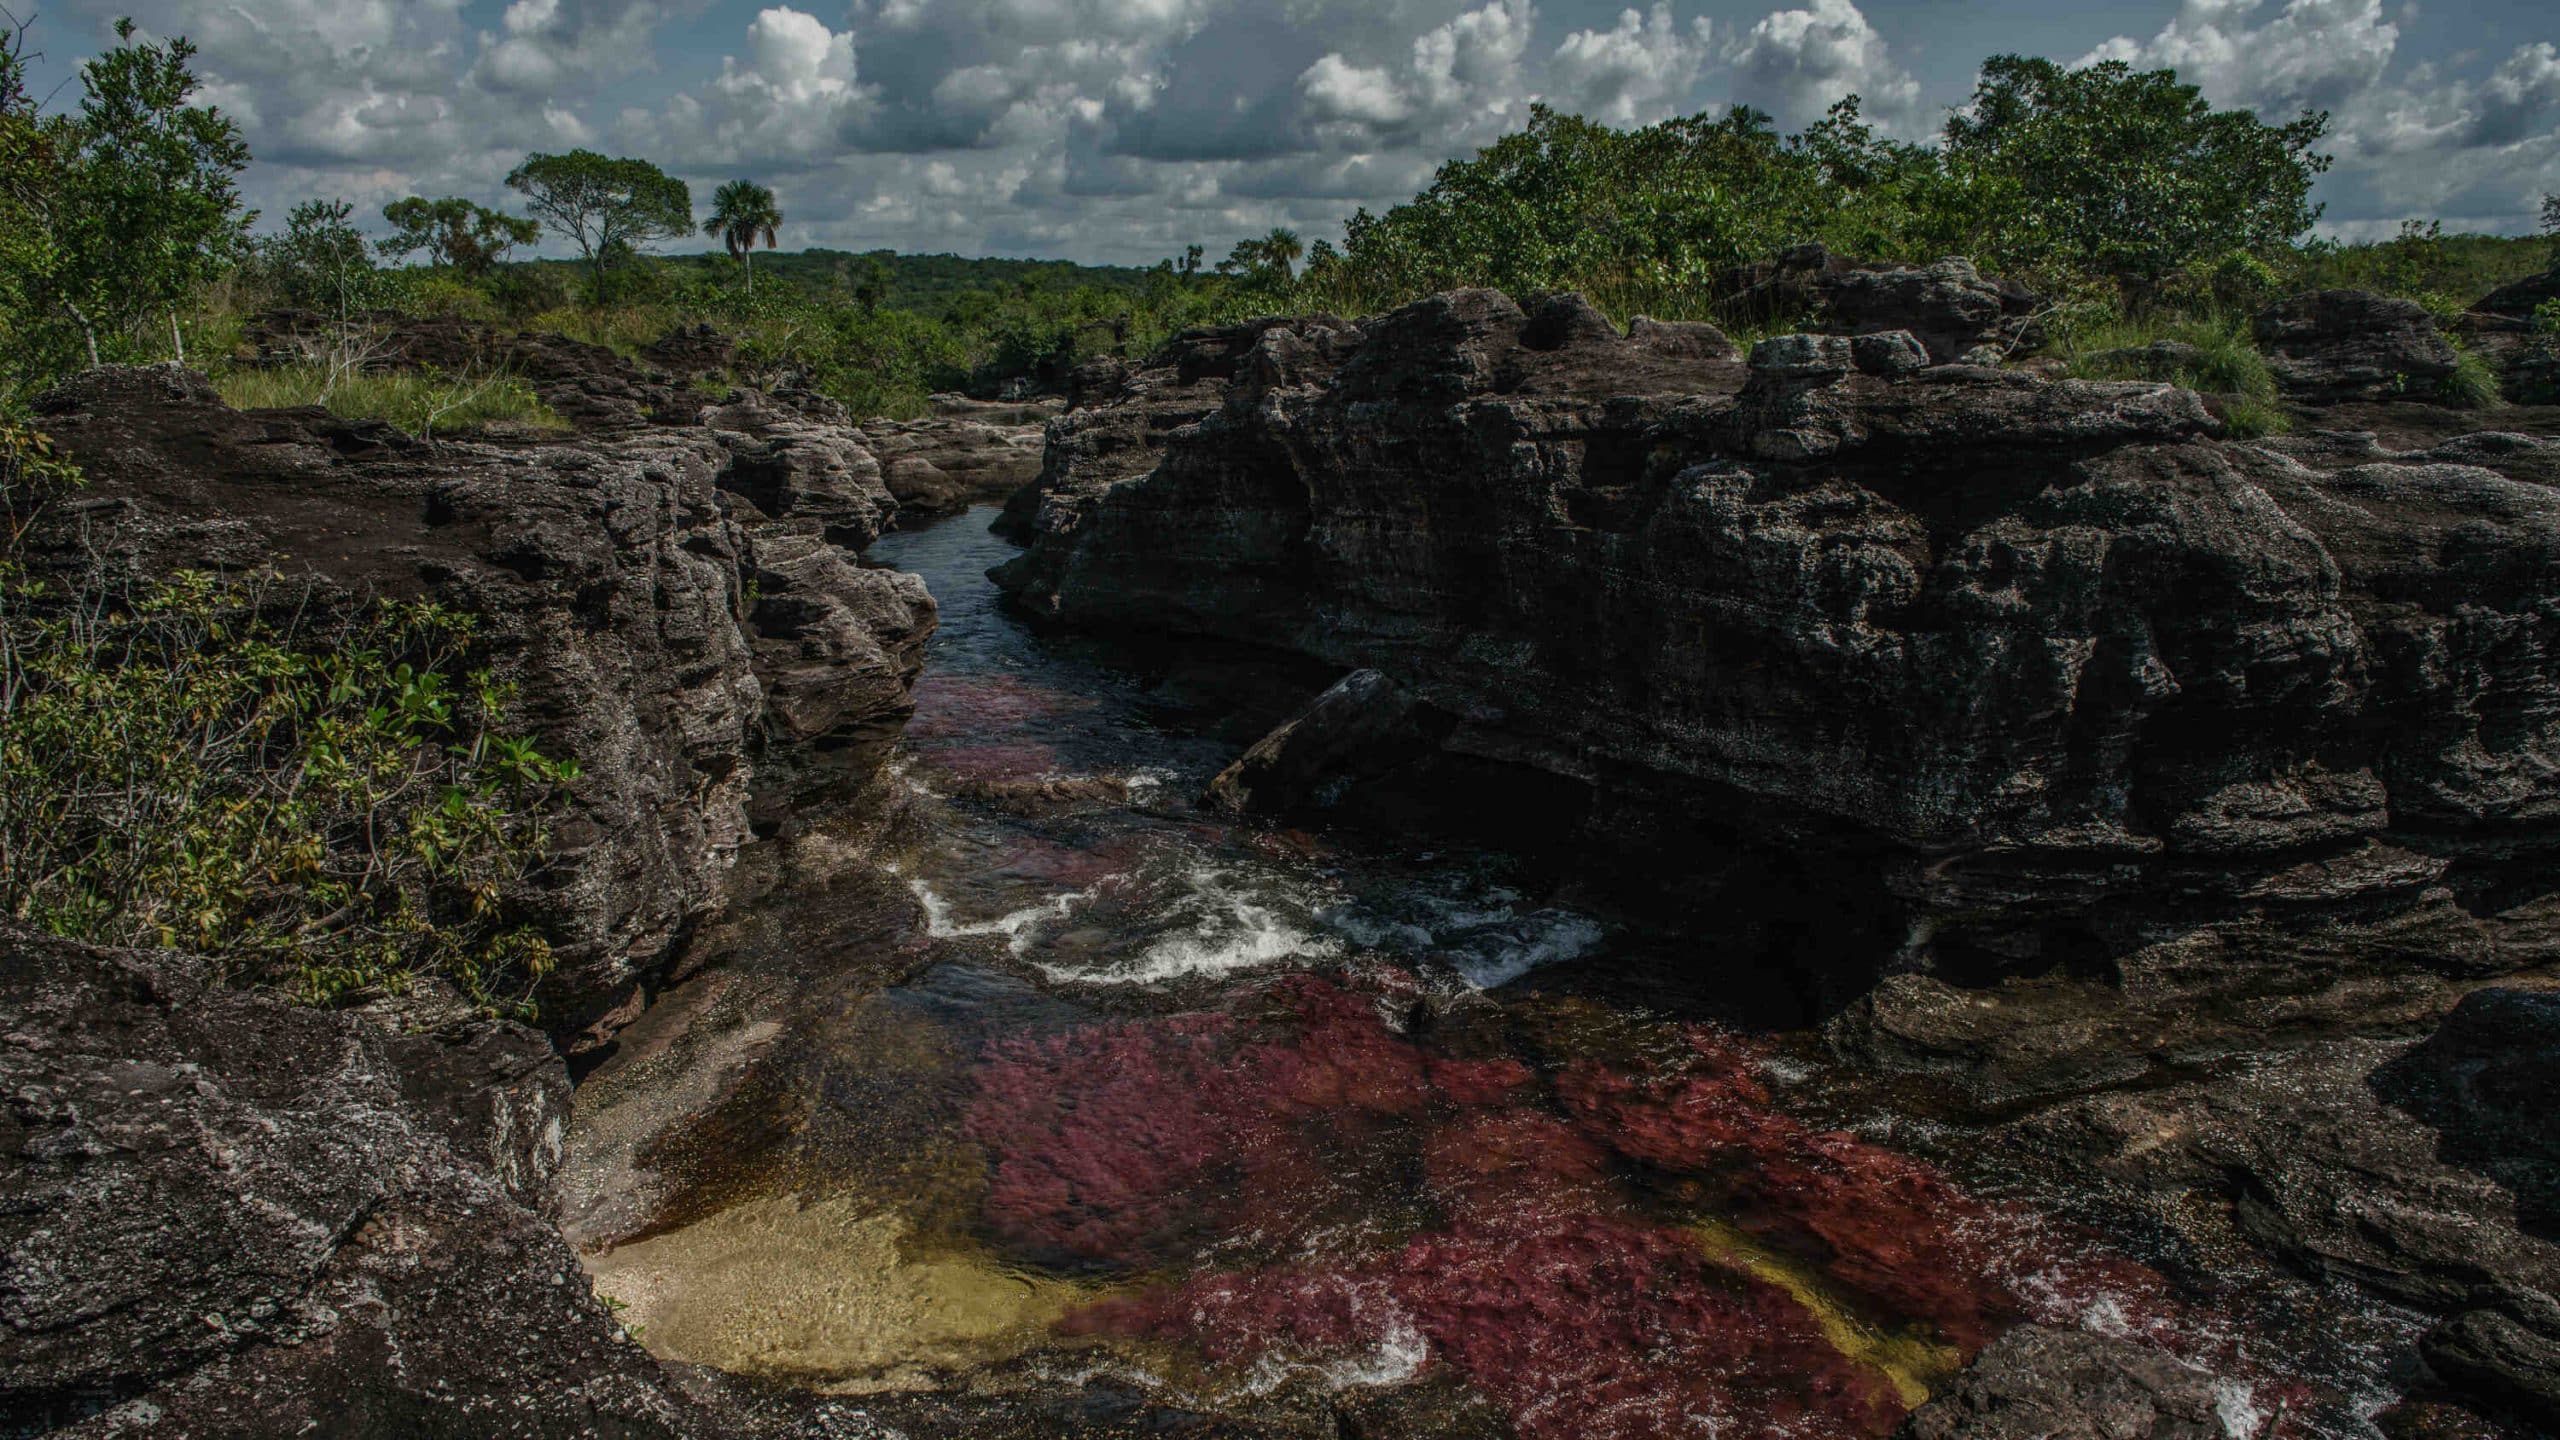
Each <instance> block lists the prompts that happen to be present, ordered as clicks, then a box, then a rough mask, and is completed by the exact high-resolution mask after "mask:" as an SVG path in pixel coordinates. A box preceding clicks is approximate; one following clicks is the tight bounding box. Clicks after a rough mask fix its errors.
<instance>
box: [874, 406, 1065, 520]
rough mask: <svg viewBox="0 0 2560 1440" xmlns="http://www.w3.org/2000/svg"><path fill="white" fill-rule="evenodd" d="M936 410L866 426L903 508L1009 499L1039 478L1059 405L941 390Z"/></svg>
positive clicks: (929, 511)
mask: <svg viewBox="0 0 2560 1440" xmlns="http://www.w3.org/2000/svg"><path fill="white" fill-rule="evenodd" d="M934 412H935V413H934V414H932V415H930V416H927V417H926V418H924V419H921V420H873V421H870V422H868V423H866V424H865V425H864V426H863V427H862V436H863V440H864V442H865V443H867V444H868V445H869V446H870V447H871V450H872V452H873V453H874V454H876V455H878V456H879V457H880V467H881V476H882V479H883V481H884V482H885V483H886V484H887V485H888V488H889V493H890V494H892V495H894V496H896V497H897V500H898V508H899V512H900V513H901V514H904V515H908V516H912V517H918V518H931V517H934V516H939V515H950V514H954V513H956V512H958V511H961V510H965V509H967V508H969V507H970V506H972V505H984V504H990V503H993V502H995V501H999V500H1002V499H1004V498H1006V497H1007V496H1009V495H1011V494H1013V493H1014V492H1015V491H1017V490H1020V489H1021V488H1022V487H1023V486H1025V485H1028V484H1030V483H1031V482H1032V481H1033V480H1035V479H1038V478H1039V475H1040V461H1041V454H1042V443H1043V434H1044V431H1045V429H1046V427H1047V425H1048V422H1049V420H1050V419H1051V418H1052V417H1054V416H1055V415H1056V414H1057V410H1056V408H1055V407H1054V405H1040V404H1032V403H1016V404H1001V403H997V402H992V401H975V400H970V399H968V398H967V397H965V396H958V395H937V396H935V397H934Z"/></svg>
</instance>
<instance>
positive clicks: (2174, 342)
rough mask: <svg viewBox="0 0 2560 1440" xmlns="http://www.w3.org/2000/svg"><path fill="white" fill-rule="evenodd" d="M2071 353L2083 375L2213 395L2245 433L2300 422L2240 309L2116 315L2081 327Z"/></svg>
mask: <svg viewBox="0 0 2560 1440" xmlns="http://www.w3.org/2000/svg"><path fill="white" fill-rule="evenodd" d="M2064 357H2065V359H2067V360H2068V361H2069V363H2070V366H2071V373H2072V374H2073V375H2074V376H2076V377H2077V378H2079V379H2083V380H2157V381H2165V382H2167V383H2169V384H2172V385H2180V386H2184V387H2185V388H2187V389H2189V390H2194V391H2198V392H2200V393H2202V394H2206V395H2210V396H2213V397H2214V398H2215V400H2216V402H2217V405H2216V408H2217V409H2218V410H2219V411H2220V412H2221V414H2222V420H2223V424H2224V426H2225V427H2227V428H2228V429H2229V430H2230V431H2231V432H2232V433H2233V434H2235V435H2241V436H2253V435H2274V434H2281V433H2283V432H2284V431H2286V430H2289V429H2291V428H2292V425H2293V421H2292V417H2291V416H2290V415H2288V414H2287V413H2286V411H2285V408H2284V405H2283V403H2282V401H2281V399H2280V398H2279V397H2278V395H2277V392H2276V377H2275V372H2274V371H2273V370H2272V369H2270V368H2268V365H2267V357H2266V356H2264V355H2262V354H2260V353H2259V351H2258V346H2257V342H2256V340H2254V339H2253V338H2252V337H2251V336H2250V333H2249V324H2248V321H2246V320H2245V319H2242V318H2241V317H2239V316H2236V315H2204V316H2195V317H2176V318H2173V317H2165V316H2163V317H2141V318H2127V317H2121V316H2118V317H2112V318H2109V319H2104V320H2099V321H2096V322H2093V323H2088V324H2084V325H2081V326H2079V327H2077V328H2075V329H2074V330H2073V331H2072V333H2071V334H2070V335H2069V336H2068V337H2067V340H2066V343H2065V347H2064Z"/></svg>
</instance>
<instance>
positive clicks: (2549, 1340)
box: [2418, 1296, 2560, 1429]
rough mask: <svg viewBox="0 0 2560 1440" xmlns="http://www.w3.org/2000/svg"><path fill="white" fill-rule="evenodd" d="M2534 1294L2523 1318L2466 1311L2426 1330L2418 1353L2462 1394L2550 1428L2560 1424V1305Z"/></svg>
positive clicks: (2496, 1410) (2491, 1408) (2498, 1411)
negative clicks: (2527, 1311)
mask: <svg viewBox="0 0 2560 1440" xmlns="http://www.w3.org/2000/svg"><path fill="white" fill-rule="evenodd" d="M2535 1298H2536V1300H2537V1301H2538V1302H2539V1303H2538V1304H2536V1305H2535V1306H2534V1307H2533V1312H2534V1313H2529V1314H2528V1315H2527V1316H2526V1317H2525V1318H2519V1317H2518V1316H2515V1315H2511V1314H2507V1313H2504V1312H2501V1311H2498V1310H2488V1309H2482V1310H2470V1311H2465V1312H2464V1313H2462V1314H2461V1315H2458V1316H2455V1317H2454V1318H2453V1319H2451V1320H2448V1321H2446V1322H2444V1323H2443V1324H2441V1325H2438V1326H2437V1327H2435V1328H2434V1329H2432V1330H2430V1331H2428V1332H2427V1333H2426V1336H2425V1337H2424V1338H2423V1339H2421V1340H2420V1341H2419V1342H2418V1354H2419V1355H2420V1357H2421V1358H2423V1359H2424V1360H2425V1361H2426V1362H2427V1368H2428V1369H2429V1370H2432V1371H2434V1372H2435V1374H2436V1377H2437V1378H2438V1379H2439V1380H2441V1381H2443V1382H2444V1383H2445V1384H2446V1385H2447V1386H2449V1387H2451V1388H2452V1389H2453V1390H2454V1391H2455V1392H2456V1393H2457V1394H2459V1395H2461V1396H2462V1397H2463V1398H2464V1399H2466V1400H2469V1401H2471V1402H2473V1403H2474V1404H2477V1405H2478V1406H2480V1407H2481V1408H2482V1409H2485V1410H2488V1411H2490V1412H2491V1413H2493V1414H2503V1415H2510V1416H2513V1417H2514V1418H2516V1419H2518V1420H2521V1421H2523V1422H2525V1423H2526V1424H2529V1425H2535V1426H2540V1427H2544V1428H2546V1429H2548V1428H2552V1427H2560V1305H2555V1304H2553V1303H2552V1301H2551V1300H2550V1298H2549V1297H2548V1296H2537V1297H2535Z"/></svg>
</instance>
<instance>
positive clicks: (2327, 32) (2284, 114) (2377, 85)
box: [2080, 0, 2560, 239]
mask: <svg viewBox="0 0 2560 1440" xmlns="http://www.w3.org/2000/svg"><path fill="white" fill-rule="evenodd" d="M2410 13H2411V12H2407V11H2403V12H2402V17H2401V19H2400V20H2399V21H2394V20H2392V19H2390V18H2388V17H2387V16H2386V15H2385V13H2384V11H2383V9H2382V6H2381V3H2380V0H2287V3H2285V4H2284V5H2282V6H2281V7H2279V8H2270V6H2269V5H2268V4H2266V3H2265V0H2187V3H2185V4H2184V5H2182V6H2181V7H2180V8H2179V10H2178V12H2177V14H2176V15H2174V16H2173V17H2171V18H2170V20H2169V22H2168V23H2167V24H2166V25H2164V26H2163V27H2162V28H2161V29H2160V30H2159V31H2158V32H2157V33H2156V34H2154V35H2152V36H2150V37H2149V38H2147V39H2134V38H2132V37H2129V36H2121V35H2119V36H2116V37H2115V38H2113V39H2110V40H2108V41H2106V42H2105V43H2104V44H2102V45H2100V46H2098V47H2096V48H2095V49H2093V50H2091V51H2089V52H2088V53H2087V54H2085V55H2083V56H2082V57H2081V59H2080V63H2083V64H2087V63H2091V62H2094V61H2098V60H2123V61H2127V62H2129V63H2132V64H2135V65H2139V66H2146V67H2156V66H2173V67H2175V68H2176V69H2177V71H2178V73H2179V76H2180V77H2181V78H2183V79H2186V80H2189V81H2192V82H2194V83H2195V84H2197V85H2198V86H2199V87H2201V88H2202V89H2203V91H2204V93H2205V96H2206V98H2207V99H2210V100H2212V101H2213V102H2214V103H2216V104H2220V105H2244V106H2248V107H2250V108H2253V109H2255V110H2257V111H2258V112H2259V113H2260V114H2261V115H2262V116H2264V117H2265V118H2267V119H2270V120H2281V119H2285V118H2288V117H2290V116H2291V115H2293V114H2295V113H2297V112H2299V111H2302V110H2323V111H2326V112H2328V113H2329V117H2330V123H2329V132H2328V135H2327V136H2326V137H2325V139H2324V140H2323V142H2322V147H2321V148H2322V149H2323V150H2325V151H2328V152H2330V153H2332V154H2334V155H2335V157H2336V161H2337V163H2336V166H2335V168H2333V169H2332V170H2331V172H2330V174H2329V175H2328V177H2327V178H2326V179H2325V180H2324V181H2323V183H2322V185H2321V187H2320V191H2319V194H2320V197H2321V199H2322V200H2323V201H2325V202H2326V204H2327V205H2328V213H2327V215H2326V216H2324V217H2323V222H2322V227H2321V228H2322V229H2323V230H2324V231H2325V232H2327V233H2329V234H2332V235H2336V236H2339V237H2342V238H2350V239H2372V238H2376V237H2379V236H2384V235H2388V234H2389V233H2391V231H2392V230H2393V229H2395V228H2396V227H2397V226H2398V224H2399V222H2400V221H2401V220H2404V219H2411V218H2440V219H2443V220H2444V221H2445V222H2446V224H2447V226H2448V227H2449V228H2454V229H2462V228H2473V229H2484V230H2502V231H2515V230H2522V229H2526V228H2529V222H2530V219H2531V216H2532V214H2533V211H2534V208H2535V205H2536V204H2537V201H2538V197H2539V196H2540V195H2542V194H2543V193H2544V192H2546V191H2552V190H2560V136H2555V134H2554V133H2553V131H2554V127H2555V124H2560V48H2555V47H2554V45H2553V44H2552V43H2551V42H2549V41H2532V42H2529V43H2526V44H2524V45H2521V46H2519V47H2517V48H2515V49H2514V50H2512V51H2510V52H2508V53H2507V54H2506V55H2505V56H2504V57H2503V58H2501V59H2499V60H2498V61H2497V62H2496V63H2495V64H2494V65H2488V66H2487V68H2486V69H2485V70H2484V71H2479V72H2475V73H2471V74H2463V73H2459V71H2448V70H2447V69H2446V68H2444V67H2443V66H2440V65H2439V64H2436V63H2432V62H2420V63H2417V64H2414V65H2409V66H2405V67H2402V68H2401V69H2399V70H2398V71H2397V73H2395V72H2394V68H2393V67H2394V62H2395V61H2396V60H2397V58H2398V51H2399V45H2400V38H2401V28H2402V25H2403V24H2404V23H2408V18H2409V15H2410ZM2484 62H2485V57H2479V60H2478V61H2475V63H2484Z"/></svg>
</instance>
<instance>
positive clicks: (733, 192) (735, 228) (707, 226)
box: [702, 180, 782, 295]
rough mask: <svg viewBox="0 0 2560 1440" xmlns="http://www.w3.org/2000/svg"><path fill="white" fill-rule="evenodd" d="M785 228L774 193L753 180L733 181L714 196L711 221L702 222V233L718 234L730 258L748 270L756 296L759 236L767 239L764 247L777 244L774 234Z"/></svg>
mask: <svg viewBox="0 0 2560 1440" xmlns="http://www.w3.org/2000/svg"><path fill="white" fill-rule="evenodd" d="M781 228H782V207H781V206H779V205H777V204H775V203H774V200H773V192H772V191H771V190H768V189H766V188H765V187H763V186H762V185H759V184H757V183H756V182H754V181H753V180H732V181H730V182H729V183H728V184H726V185H723V186H721V187H720V188H719V189H718V190H715V191H713V192H712V195H711V218H710V219H708V220H705V221H703V222H702V233H703V234H705V235H717V236H719V237H720V240H721V243H722V244H725V245H727V246H728V247H729V256H730V258H731V259H733V260H736V261H737V262H738V263H740V264H742V265H744V266H746V267H747V293H748V294H749V295H753V294H754V293H756V262H755V249H756V237H758V236H762V237H764V248H766V249H767V250H770V249H772V248H773V245H774V238H773V232H775V231H776V230H779V229H781Z"/></svg>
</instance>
